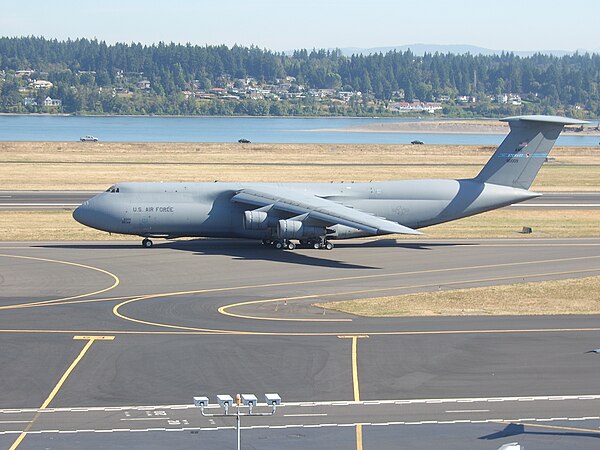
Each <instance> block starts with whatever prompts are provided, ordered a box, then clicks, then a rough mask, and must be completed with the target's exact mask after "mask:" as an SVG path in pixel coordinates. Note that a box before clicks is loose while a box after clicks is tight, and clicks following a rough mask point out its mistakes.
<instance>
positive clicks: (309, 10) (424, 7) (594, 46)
mask: <svg viewBox="0 0 600 450" xmlns="http://www.w3.org/2000/svg"><path fill="white" fill-rule="evenodd" d="M2 3H4V4H3V5H2V8H1V9H0V36H28V35H35V36H45V37H48V38H57V39H66V38H78V37H87V38H93V37H96V38H98V39H99V40H105V41H107V42H108V43H114V42H132V41H134V42H142V43H153V42H159V41H164V42H181V43H186V42H191V43H193V44H201V45H204V44H226V45H229V46H231V45H233V44H236V43H237V44H240V45H246V46H247V45H251V44H254V45H257V46H259V47H261V48H268V49H272V50H292V49H297V48H309V49H310V48H313V47H316V48H335V47H339V48H344V47H362V48H369V47H383V46H394V45H404V44H413V43H427V44H471V45H478V46H481V47H486V48H491V49H498V50H576V49H587V50H591V51H599V50H600V27H598V21H599V19H600V1H598V0H578V1H574V2H573V3H569V2H567V3H564V2H553V1H551V0H494V1H489V0H421V1H402V0H370V1H368V0H343V1H342V0H301V1H295V2H294V1H282V0H277V1H276V0H219V1H212V0H210V1H208V0H196V1H193V0H171V1H165V0H161V1H158V0H143V1H142V0H101V1H100V0H97V1H93V2H92V1H87V0H43V1H42V0H28V1H27V2H15V1H3V2H2Z"/></svg>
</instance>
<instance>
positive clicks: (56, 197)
mask: <svg viewBox="0 0 600 450" xmlns="http://www.w3.org/2000/svg"><path fill="white" fill-rule="evenodd" d="M97 193H98V192H95V191H0V211H19V210H25V211H36V210H61V209H69V210H72V209H75V208H76V207H77V206H79V205H80V204H81V203H83V202H84V201H86V200H88V199H90V198H91V197H93V196H94V195H96V194H97ZM510 208H527V209H594V210H597V209H600V192H545V193H544V194H543V195H542V196H541V197H538V198H534V199H531V200H528V201H526V202H523V203H517V204H515V205H512V206H511V207H510Z"/></svg>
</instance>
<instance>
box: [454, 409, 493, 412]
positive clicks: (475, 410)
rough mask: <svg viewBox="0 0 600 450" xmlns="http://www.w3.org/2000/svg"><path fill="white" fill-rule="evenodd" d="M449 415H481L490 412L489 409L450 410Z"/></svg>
mask: <svg viewBox="0 0 600 450" xmlns="http://www.w3.org/2000/svg"><path fill="white" fill-rule="evenodd" d="M446 412H447V413H480V412H490V410H489V409H449V410H448V411H446Z"/></svg>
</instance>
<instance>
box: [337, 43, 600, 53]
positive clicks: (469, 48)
mask: <svg viewBox="0 0 600 450" xmlns="http://www.w3.org/2000/svg"><path fill="white" fill-rule="evenodd" d="M408 49H410V50H411V51H412V52H413V53H414V54H415V55H417V56H423V55H424V54H425V53H435V52H438V53H442V54H446V53H453V54H455V55H464V54H465V53H470V54H471V55H499V54H501V53H502V52H503V51H504V52H505V53H511V52H512V53H514V54H515V55H518V56H531V55H534V54H536V53H543V54H546V55H554V56H564V55H571V54H573V53H575V52H571V51H566V50H536V51H513V50H492V49H489V48H484V47H477V46H476V45H461V44H455V45H439V44H409V45H398V46H395V47H375V48H359V47H346V48H341V49H340V51H341V52H342V54H343V55H345V56H350V55H353V54H354V55H358V54H363V55H371V54H373V53H384V54H385V53H387V52H389V51H392V50H396V51H398V52H400V51H402V52H405V51H406V50H408ZM577 51H578V52H579V53H586V52H588V53H594V52H590V51H588V50H583V49H580V50H577Z"/></svg>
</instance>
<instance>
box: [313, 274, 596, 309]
mask: <svg viewBox="0 0 600 450" xmlns="http://www.w3.org/2000/svg"><path fill="white" fill-rule="evenodd" d="M599 291H600V277H598V276H596V277H587V278H578V279H572V280H557V281H542V282H537V283H523V284H514V285H505V286H491V287H484V288H472V289H455V290H449V291H445V290H444V291H440V292H423V293H418V294H407V295H398V296H393V297H379V298H367V299H362V300H349V301H342V302H330V303H317V304H315V305H316V306H318V307H321V308H328V309H333V310H336V311H343V312H346V313H350V314H355V315H359V316H368V317H392V316H394V317H400V316H436V315H444V316H463V315H464V316H466V315H542V314H543V315H551V314H600V295H598V294H597V293H598V292H599ZM516 299H518V300H516Z"/></svg>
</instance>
